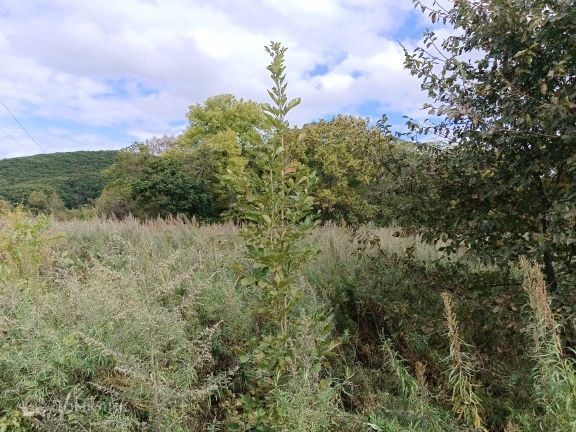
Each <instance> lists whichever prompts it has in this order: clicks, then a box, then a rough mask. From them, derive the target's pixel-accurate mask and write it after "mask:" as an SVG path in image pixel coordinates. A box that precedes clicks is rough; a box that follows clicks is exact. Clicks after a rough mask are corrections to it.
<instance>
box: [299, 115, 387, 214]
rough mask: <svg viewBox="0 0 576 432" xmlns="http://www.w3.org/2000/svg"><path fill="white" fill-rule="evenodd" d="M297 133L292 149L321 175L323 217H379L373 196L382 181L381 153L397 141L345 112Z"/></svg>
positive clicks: (319, 195) (318, 196)
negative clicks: (344, 114) (346, 114)
mask: <svg viewBox="0 0 576 432" xmlns="http://www.w3.org/2000/svg"><path fill="white" fill-rule="evenodd" d="M291 133H292V134H297V135H298V137H297V144H296V145H295V147H296V149H294V150H292V153H293V154H295V155H296V157H297V158H298V160H299V161H300V162H301V163H302V164H304V165H305V166H307V167H308V168H309V169H311V170H313V171H315V172H316V173H317V175H318V185H317V189H316V192H315V195H316V200H317V205H316V206H317V208H318V209H319V210H320V215H321V218H322V220H323V221H328V220H333V221H346V222H347V223H351V224H359V223H364V222H368V221H371V220H374V219H375V218H376V217H377V212H378V207H377V205H376V204H375V202H374V201H373V200H371V199H370V198H371V194H372V193H373V191H374V189H375V186H376V184H380V182H382V179H381V175H382V173H383V166H382V165H381V162H382V161H383V158H382V157H381V155H382V153H385V152H386V151H387V149H388V146H389V145H390V143H391V141H393V139H391V138H390V137H385V136H383V135H382V133H381V132H380V130H379V129H378V128H377V127H375V126H370V124H369V122H368V120H366V119H362V118H357V117H352V116H342V115H339V116H336V117H334V118H333V119H332V120H330V121H324V120H322V121H320V122H317V123H311V124H306V125H304V126H303V127H302V129H295V130H292V131H291ZM377 182H378V183H377Z"/></svg>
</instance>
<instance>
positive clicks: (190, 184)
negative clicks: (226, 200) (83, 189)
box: [96, 143, 218, 219]
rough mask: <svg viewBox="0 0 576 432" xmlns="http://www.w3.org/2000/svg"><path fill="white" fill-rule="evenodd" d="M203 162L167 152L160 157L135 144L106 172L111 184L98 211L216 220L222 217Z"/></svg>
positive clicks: (143, 145)
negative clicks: (206, 176)
mask: <svg viewBox="0 0 576 432" xmlns="http://www.w3.org/2000/svg"><path fill="white" fill-rule="evenodd" d="M199 162H200V161H198V160H197V159H196V158H195V156H194V155H191V154H188V153H186V152H174V151H166V152H164V153H162V154H161V155H160V156H156V155H154V154H152V152H151V151H150V148H149V147H148V146H147V145H145V144H143V143H135V144H134V145H132V146H130V147H128V148H127V149H125V150H123V151H121V152H119V154H118V158H117V160H116V162H115V163H114V164H113V165H112V166H111V167H110V168H109V169H108V170H106V173H105V174H106V175H107V176H108V177H109V178H110V183H109V184H108V186H107V187H106V189H105V190H104V192H103V193H102V195H101V196H100V198H98V200H97V203H96V205H97V208H98V210H99V211H100V212H101V213H103V214H106V215H114V216H116V217H124V216H126V215H127V214H128V213H134V214H135V215H136V216H138V217H141V218H146V217H166V216H169V215H176V214H185V215H187V216H196V217H200V218H209V219H212V218H214V217H215V216H217V215H218V214H217V213H216V210H215V205H214V203H215V195H214V192H213V190H212V189H211V184H210V182H209V181H208V180H207V179H206V178H205V177H204V176H203V174H202V172H201V171H200V170H199V168H198V166H199Z"/></svg>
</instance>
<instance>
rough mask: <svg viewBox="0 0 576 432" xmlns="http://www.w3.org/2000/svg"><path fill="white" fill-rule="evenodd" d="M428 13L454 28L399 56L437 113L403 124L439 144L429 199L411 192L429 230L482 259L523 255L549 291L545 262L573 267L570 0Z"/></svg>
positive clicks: (574, 104) (575, 104)
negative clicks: (539, 266)
mask: <svg viewBox="0 0 576 432" xmlns="http://www.w3.org/2000/svg"><path fill="white" fill-rule="evenodd" d="M415 3H416V6H421V7H422V9H423V10H426V6H425V5H424V4H423V2H420V1H416V2H415ZM429 14H430V18H431V20H432V22H435V21H440V20H441V21H443V22H446V23H449V24H450V25H451V26H452V27H453V28H454V29H455V30H456V33H455V34H454V35H452V36H449V37H447V38H446V39H444V40H438V37H437V36H436V34H435V33H434V32H428V33H426V35H425V38H424V46H423V47H419V48H417V49H416V50H415V51H414V53H412V54H409V53H406V66H407V67H408V68H409V69H410V70H411V72H412V74H414V75H417V76H418V77H420V78H421V79H422V89H424V90H426V91H427V92H428V95H429V96H430V97H431V99H432V101H433V102H432V103H429V104H426V106H425V108H426V109H428V110H429V113H430V114H431V115H433V116H435V117H436V118H437V119H438V120H437V121H436V122H435V124H433V125H423V126H422V125H417V124H414V123H413V124H412V126H413V128H414V129H415V130H417V131H420V132H424V133H433V134H434V135H435V136H440V137H444V138H446V139H447V141H448V142H447V146H446V147H445V148H444V149H442V150H440V151H439V152H438V154H437V155H436V157H435V158H434V161H433V170H434V174H435V175H434V178H435V180H436V181H433V184H434V186H433V189H434V193H435V195H436V196H435V199H423V200H422V201H421V202H423V204H424V205H423V206H422V207H423V210H422V211H421V212H419V213H421V215H422V213H423V215H422V216H421V217H422V218H423V219H425V226H426V229H427V231H428V234H429V238H431V239H435V240H438V239H443V240H450V243H451V248H452V249H453V250H455V249H456V248H458V247H460V246H462V245H464V246H466V247H468V248H471V249H472V250H474V251H475V252H476V253H478V254H484V255H485V256H486V257H489V259H491V260H492V261H501V262H502V261H504V262H506V261H509V260H511V259H517V258H518V257H519V256H522V255H525V256H530V257H534V258H536V259H538V260H540V261H542V262H543V263H544V268H545V274H546V280H547V283H548V284H549V286H550V288H551V289H552V290H555V289H556V288H557V285H558V280H557V275H556V273H557V269H556V267H558V266H560V268H561V269H562V271H569V272H571V273H572V274H573V269H574V268H576V266H575V265H574V258H575V257H576V249H575V247H576V242H575V238H574V233H575V232H576V219H575V218H574V214H575V209H576V206H575V203H576V195H575V191H576V188H575V186H576V150H575V149H576V147H575V146H574V140H575V136H576V134H575V132H576V129H575V126H574V125H575V124H576V123H575V118H576V74H575V70H576V54H575V53H576V41H574V38H568V39H566V40H565V37H567V35H570V34H574V30H575V25H576V24H575V23H576V8H574V3H573V2H572V1H565V0H558V1H539V0H531V1H526V2H524V1H512V2H508V1H499V0H482V1H474V2H472V1H460V2H455V3H454V6H453V7H452V8H451V9H449V10H448V9H442V8H440V7H437V8H433V9H429ZM423 198H424V197H423ZM415 210H416V209H415ZM570 269H571V270H570Z"/></svg>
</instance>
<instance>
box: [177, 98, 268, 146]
mask: <svg viewBox="0 0 576 432" xmlns="http://www.w3.org/2000/svg"><path fill="white" fill-rule="evenodd" d="M187 117H188V121H189V122H190V124H189V126H188V127H187V128H186V130H185V131H184V133H183V134H182V135H181V136H180V137H178V141H177V145H178V147H180V148H195V147H198V146H200V145H202V143H203V142H205V141H207V140H210V139H212V138H215V137H217V136H218V135H220V134H226V135H228V134H230V133H231V134H232V137H230V141H232V142H234V143H235V144H236V145H238V146H239V147H240V148H241V149H244V148H245V147H247V146H248V147H249V146H252V145H254V144H259V143H262V142H263V133H265V132H267V131H269V130H270V126H269V124H268V123H267V121H266V116H265V114H264V112H263V111H262V108H261V107H260V105H259V104H257V103H256V102H254V101H250V100H248V101H245V100H243V99H240V100H238V99H236V97H235V96H233V95H231V94H222V95H218V96H213V97H210V98H208V99H206V101H205V102H204V103H203V104H196V105H192V106H191V107H190V110H189V111H188V115H187Z"/></svg>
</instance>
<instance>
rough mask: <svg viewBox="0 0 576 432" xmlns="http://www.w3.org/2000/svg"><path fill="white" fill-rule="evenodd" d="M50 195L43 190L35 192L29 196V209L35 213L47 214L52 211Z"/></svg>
mask: <svg viewBox="0 0 576 432" xmlns="http://www.w3.org/2000/svg"><path fill="white" fill-rule="evenodd" d="M49 201H50V200H49V198H48V195H47V194H46V192H44V191H42V190H34V191H32V192H30V195H28V207H29V208H30V210H32V211H33V212H35V213H46V212H48V211H49V209H50V202H49Z"/></svg>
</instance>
